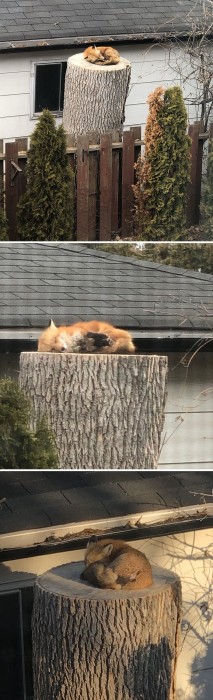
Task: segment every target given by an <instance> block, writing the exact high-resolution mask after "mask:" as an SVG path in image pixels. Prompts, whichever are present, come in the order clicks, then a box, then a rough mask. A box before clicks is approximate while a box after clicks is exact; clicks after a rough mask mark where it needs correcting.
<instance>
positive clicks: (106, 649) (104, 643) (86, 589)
mask: <svg viewBox="0 0 213 700" xmlns="http://www.w3.org/2000/svg"><path fill="white" fill-rule="evenodd" d="M82 568H83V562H77V563H76V562H75V563H72V564H65V565H63V566H59V567H57V568H55V569H52V570H51V571H48V572H47V573H46V574H43V575H42V576H40V578H39V579H38V581H37V583H36V586H35V593H34V609H33V619H32V632H33V672H34V700H41V698H42V700H174V698H175V671H176V662H177V655H178V644H179V632H180V615H181V583H180V580H179V578H178V577H177V575H176V574H173V573H172V572H170V571H167V570H165V569H161V568H160V567H153V574H154V584H153V586H151V588H147V589H143V590H142V591H111V590H109V589H108V590H103V589H102V590H100V589H98V588H93V587H92V586H91V585H90V584H86V583H85V582H83V581H81V579H80V572H81V571H82Z"/></svg>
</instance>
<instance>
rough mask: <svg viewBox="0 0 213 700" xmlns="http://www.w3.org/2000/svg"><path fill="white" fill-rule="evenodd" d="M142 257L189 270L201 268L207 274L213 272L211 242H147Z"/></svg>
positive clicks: (212, 248) (212, 247)
mask: <svg viewBox="0 0 213 700" xmlns="http://www.w3.org/2000/svg"><path fill="white" fill-rule="evenodd" d="M140 257H142V258H143V259H145V260H152V261H153V262H156V263H163V264H164V265H173V266H174V267H183V268H185V269H187V270H196V271H198V270H200V272H203V273H206V274H212V270H213V246H212V245H211V243H209V244H208V243H193V244H190V243H170V244H166V243H162V244H160V243H158V244H157V245H155V244H154V243H150V244H148V243H147V244H146V245H145V248H144V249H143V251H142V255H140Z"/></svg>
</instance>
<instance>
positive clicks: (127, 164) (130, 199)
mask: <svg viewBox="0 0 213 700" xmlns="http://www.w3.org/2000/svg"><path fill="white" fill-rule="evenodd" d="M134 145H135V136H134V133H133V131H124V133H123V158H122V235H123V236H129V235H131V233H132V220H133V205H134V195H133V189H132V185H133V183H134Z"/></svg>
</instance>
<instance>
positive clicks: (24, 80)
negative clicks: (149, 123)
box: [0, 44, 198, 140]
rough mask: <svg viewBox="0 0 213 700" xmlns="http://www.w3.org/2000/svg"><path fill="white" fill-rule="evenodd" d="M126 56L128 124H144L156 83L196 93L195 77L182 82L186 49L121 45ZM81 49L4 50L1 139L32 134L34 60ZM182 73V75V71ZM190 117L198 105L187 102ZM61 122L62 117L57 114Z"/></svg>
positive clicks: (0, 91)
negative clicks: (20, 51) (171, 49)
mask: <svg viewBox="0 0 213 700" xmlns="http://www.w3.org/2000/svg"><path fill="white" fill-rule="evenodd" d="M117 48H118V50H119V52H120V53H121V54H122V56H123V57H124V58H127V59H128V60H129V61H130V62H131V65H132V76H131V84H130V91H129V95H128V98H127V103H126V121H125V126H126V127H129V126H131V125H134V124H135V125H142V126H143V127H144V124H145V122H146V117H147V111H148V107H147V104H146V99H147V96H148V95H149V93H150V92H152V91H153V90H154V89H155V88H156V87H157V86H159V85H164V86H165V87H169V86H171V85H174V84H178V85H179V84H180V85H181V87H182V88H183V92H184V95H185V97H188V96H189V95H190V94H191V95H192V96H193V97H194V96H195V92H196V86H195V82H194V81H193V79H192V77H191V78H190V81H189V82H187V81H186V82H185V83H183V79H184V76H185V74H186V73H187V68H186V59H185V56H184V55H183V52H182V51H181V50H180V49H178V48H174V49H173V51H172V52H171V51H170V52H169V50H168V49H166V48H165V47H160V46H155V45H148V44H147V45H145V46H144V45H143V44H141V45H138V44H137V45H135V44H134V45H129V46H127V45H120V46H118V47H117ZM74 53H81V50H80V49H78V48H74V49H68V50H67V49H65V50H64V49H60V50H55V51H52V50H50V51H48V52H47V51H39V52H36V51H29V52H28V53H15V54H12V53H11V54H2V55H1V61H0V103H1V109H0V139H4V140H12V139H14V138H18V137H25V136H29V135H30V134H31V132H32V131H33V129H34V126H35V123H36V119H35V118H32V117H31V116H30V115H31V114H32V93H33V62H34V61H41V62H42V61H52V60H53V61H54V60H64V61H66V60H67V58H68V57H69V56H70V55H72V54H74ZM180 74H181V75H180ZM187 111H188V117H189V120H190V121H191V122H192V121H194V119H195V118H198V115H197V114H196V110H195V108H194V107H193V106H192V105H191V106H190V105H187ZM57 121H58V123H60V122H61V118H60V117H58V118H57Z"/></svg>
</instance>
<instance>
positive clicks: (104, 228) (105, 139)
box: [99, 134, 112, 241]
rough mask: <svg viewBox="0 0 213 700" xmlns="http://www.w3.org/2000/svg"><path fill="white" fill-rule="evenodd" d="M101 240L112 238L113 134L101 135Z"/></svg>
mask: <svg viewBox="0 0 213 700" xmlns="http://www.w3.org/2000/svg"><path fill="white" fill-rule="evenodd" d="M100 147H101V148H100V230H99V239H100V241H109V240H110V239H111V216H112V134H101V137H100Z"/></svg>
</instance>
